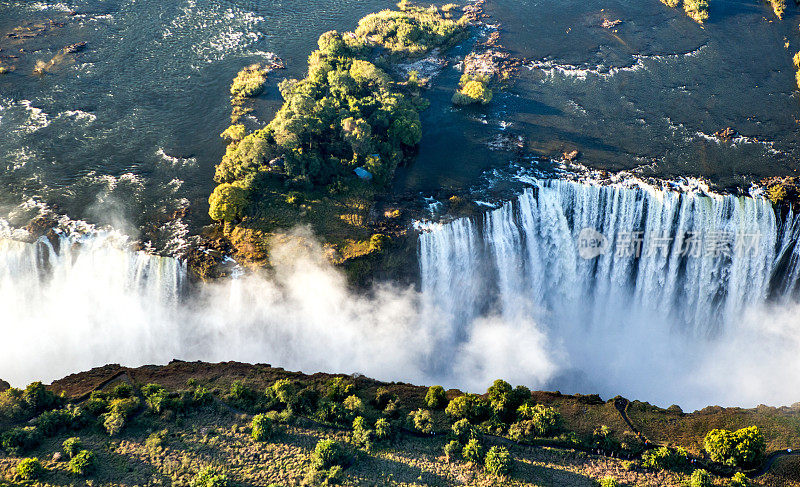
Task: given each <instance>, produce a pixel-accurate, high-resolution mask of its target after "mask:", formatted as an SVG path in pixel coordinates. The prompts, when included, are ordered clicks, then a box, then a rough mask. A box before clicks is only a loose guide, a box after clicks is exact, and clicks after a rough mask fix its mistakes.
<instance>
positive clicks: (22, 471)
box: [17, 458, 44, 480]
mask: <svg viewBox="0 0 800 487" xmlns="http://www.w3.org/2000/svg"><path fill="white" fill-rule="evenodd" d="M42 473H44V467H42V463H41V462H40V461H39V459H38V458H23V459H22V460H20V462H19V463H18V464H17V475H18V476H19V478H21V479H22V480H36V479H38V478H39V477H40V476H41V475H42Z"/></svg>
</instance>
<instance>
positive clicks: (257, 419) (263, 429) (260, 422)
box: [250, 414, 275, 441]
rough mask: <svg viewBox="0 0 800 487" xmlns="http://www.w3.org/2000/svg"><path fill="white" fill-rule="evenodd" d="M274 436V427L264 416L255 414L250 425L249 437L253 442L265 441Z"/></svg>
mask: <svg viewBox="0 0 800 487" xmlns="http://www.w3.org/2000/svg"><path fill="white" fill-rule="evenodd" d="M273 434H275V425H274V424H273V423H272V420H271V419H269V418H268V417H267V415H265V414H257V415H255V416H254V417H253V421H252V422H251V423H250V437H251V438H253V440H254V441H267V440H269V439H270V438H272V435H273Z"/></svg>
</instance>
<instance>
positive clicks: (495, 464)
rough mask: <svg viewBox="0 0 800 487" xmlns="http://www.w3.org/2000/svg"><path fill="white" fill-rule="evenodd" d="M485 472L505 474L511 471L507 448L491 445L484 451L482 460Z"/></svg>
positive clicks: (509, 455)
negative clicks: (484, 457)
mask: <svg viewBox="0 0 800 487" xmlns="http://www.w3.org/2000/svg"><path fill="white" fill-rule="evenodd" d="M484 463H485V466H484V468H485V469H486V473H488V474H490V475H498V476H505V475H508V474H509V472H511V465H512V462H511V454H510V453H509V452H508V448H505V447H502V446H493V447H491V448H489V451H488V452H486V459H485V460H484Z"/></svg>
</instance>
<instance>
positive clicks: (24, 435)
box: [0, 426, 42, 455]
mask: <svg viewBox="0 0 800 487" xmlns="http://www.w3.org/2000/svg"><path fill="white" fill-rule="evenodd" d="M41 443H42V434H41V433H40V432H39V430H38V429H36V428H35V427H33V426H25V427H22V428H12V429H10V430H8V431H6V432H5V433H3V434H2V435H0V445H1V446H2V448H3V450H4V451H5V452H6V453H8V454H9V455H21V454H23V453H25V452H26V451H30V450H33V449H34V448H36V447H37V446H39V445H40V444H41Z"/></svg>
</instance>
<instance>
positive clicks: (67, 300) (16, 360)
mask: <svg viewBox="0 0 800 487" xmlns="http://www.w3.org/2000/svg"><path fill="white" fill-rule="evenodd" d="M123 241H124V238H122V237H121V236H120V235H119V234H117V233H116V232H112V231H91V232H86V233H84V232H77V231H69V230H64V229H56V230H55V235H53V236H52V238H50V239H48V238H47V237H41V238H39V239H38V240H37V241H36V242H34V243H27V242H21V241H17V240H13V239H10V238H2V235H0V309H2V310H3V318H2V320H1V321H2V323H0V334H1V335H2V343H3V348H4V350H3V356H4V359H3V360H0V376H4V377H7V378H10V379H16V378H19V377H25V378H26V379H28V378H34V377H38V378H41V379H52V378H57V377H59V375H58V374H62V375H63V373H64V372H65V371H64V370H63V367H65V366H70V367H73V368H72V369H71V370H70V371H79V370H83V369H86V368H89V367H93V366H97V365H102V363H101V362H103V361H105V362H107V363H118V362H127V363H137V362H139V361H140V360H142V359H145V360H153V359H160V360H170V359H171V358H173V357H171V356H169V355H168V354H163V353H159V352H158V351H159V350H163V349H164V348H169V346H170V345H169V344H174V343H176V342H178V341H179V340H180V331H179V329H177V328H176V327H164V326H163V324H164V322H165V321H168V320H171V319H172V317H173V316H174V313H175V312H176V305H177V303H178V302H179V299H180V296H181V294H182V292H183V288H184V286H185V284H186V266H185V264H184V263H182V262H180V261H179V260H177V259H173V258H169V257H161V256H156V255H151V254H148V253H145V252H141V251H138V252H137V251H131V250H128V249H126V248H125V246H124V245H123V243H124V242H123ZM165 344H166V346H165Z"/></svg>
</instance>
